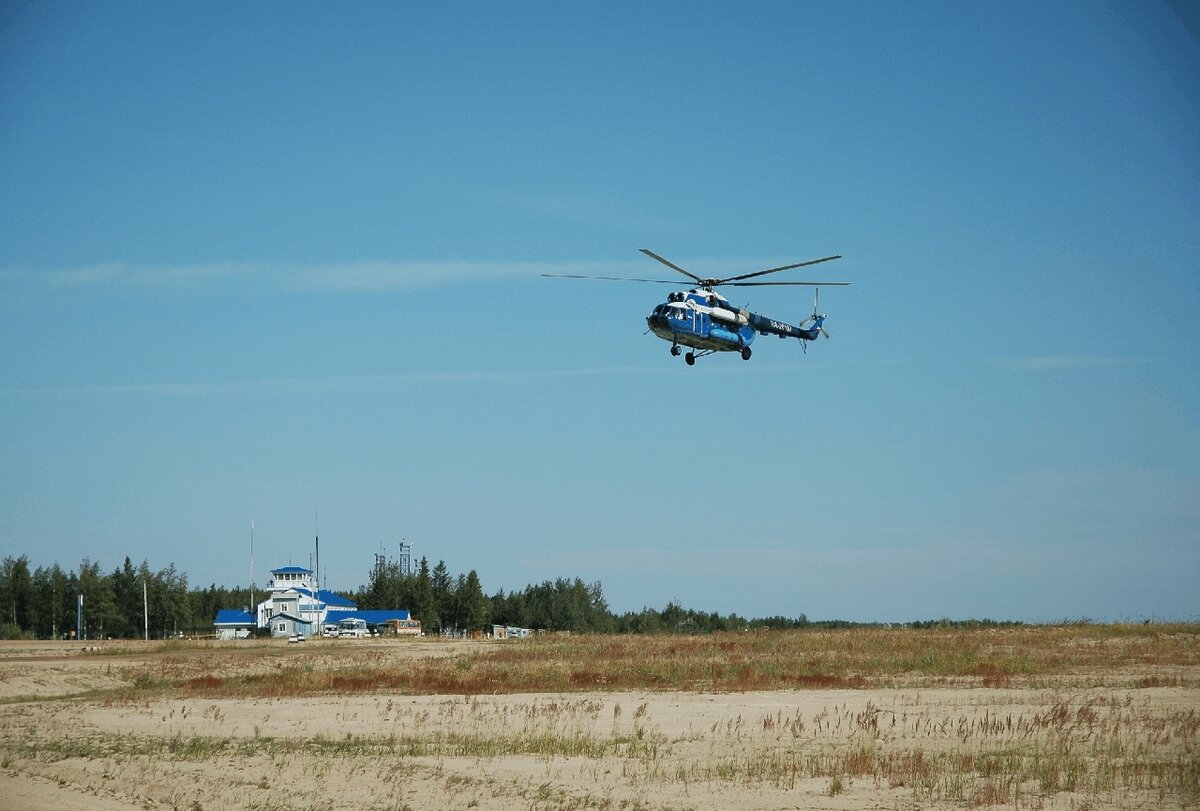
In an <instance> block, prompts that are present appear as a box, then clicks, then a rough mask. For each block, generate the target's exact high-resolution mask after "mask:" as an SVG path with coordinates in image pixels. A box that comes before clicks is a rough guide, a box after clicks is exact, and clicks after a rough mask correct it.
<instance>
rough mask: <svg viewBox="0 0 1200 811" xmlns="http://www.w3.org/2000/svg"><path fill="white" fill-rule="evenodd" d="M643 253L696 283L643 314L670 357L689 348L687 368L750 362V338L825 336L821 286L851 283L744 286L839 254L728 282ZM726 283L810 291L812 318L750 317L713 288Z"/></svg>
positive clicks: (554, 275)
mask: <svg viewBox="0 0 1200 811" xmlns="http://www.w3.org/2000/svg"><path fill="white" fill-rule="evenodd" d="M639 250H641V252H642V253H644V254H646V256H649V257H650V258H651V259H654V260H657V261H659V262H661V263H663V264H664V265H666V266H667V267H669V268H671V270H674V271H678V272H679V273H682V274H683V275H684V276H687V277H688V278H689V279H691V280H693V281H694V282H695V283H696V286H695V287H694V288H692V289H691V290H687V291H681V292H677V293H669V294H668V295H667V300H666V302H665V303H663V304H659V305H657V306H656V307H655V308H654V310H653V311H651V313H650V315H648V316H646V325H647V326H648V327H649V328H650V329H649V330H648V331H649V332H653V333H654V334H655V335H657V336H658V337H659V338H662V339H663V340H664V341H670V342H671V354H672V355H675V356H678V355H679V354H680V353H681V352H683V350H682V349H681V348H680V347H681V346H686V347H689V350H688V352H687V353H686V354H685V355H684V356H683V359H684V361H685V362H686V363H687V365H688V366H693V365H695V363H696V358H702V357H704V356H705V355H711V354H713V353H714V352H738V353H740V354H741V356H742V360H750V354H751V352H750V344H751V343H752V342H753V341H754V336H755V335H756V334H759V335H778V336H779V337H780V338H799V339H800V340H801V341H815V340H816V339H817V336H818V335H824V336H825V337H826V338H828V337H829V333H828V332H826V331H825V316H824V315H821V314H818V313H817V307H818V304H819V302H820V295H821V289H820V288H821V287H822V286H838V287H845V286H847V285H849V284H850V282H748V281H745V280H746V279H753V278H755V277H757V276H765V275H767V274H768V273H778V272H779V271H781V270H791V269H793V268H801V267H806V266H808V265H816V264H820V263H821V262H830V261H832V260H834V259H841V258H842V257H841V256H840V255H838V256H826V257H824V258H822V259H810V260H809V261H807V262H797V263H796V264H794V265H783V266H782V267H777V268H769V269H767V270H760V271H757V272H755V273H744V274H742V275H741V276H730V277H729V278H726V279H704V278H701V277H700V276H697V275H696V274H694V273H692V272H690V271H687V270H684V269H683V268H681V267H679V265H676V264H675V263H673V262H670V261H668V260H666V259H663V258H662V257H661V256H659V255H658V254H656V253H654V252H653V251H651V250H648V249H646V248H640V249H639ZM542 275H543V276H547V277H552V278H558V279H602V280H605V281H614V282H648V283H651V284H678V282H673V281H670V280H668V279H629V278H625V277H621V276H578V275H575V274H559V273H543V274H542ZM721 285H726V286H728V287H772V286H774V287H778V286H798V285H803V286H806V287H812V288H814V292H813V312H812V315H811V316H809V317H808V318H806V319H804V320H803V321H801V322H800V324H799V325H798V326H792V325H791V324H788V323H785V322H783V321H776V320H775V319H774V318H768V317H766V316H765V315H759V314H757V313H752V312H750V311H749V310H747V309H746V308H745V307H743V308H742V309H740V310H739V309H736V308H734V307H732V306H731V305H730V304H729V300H728V299H726V298H725V297H724V296H722V295H721V294H720V293H717V292H716V291H715V290H714V289H713V288H715V287H719V286H721Z"/></svg>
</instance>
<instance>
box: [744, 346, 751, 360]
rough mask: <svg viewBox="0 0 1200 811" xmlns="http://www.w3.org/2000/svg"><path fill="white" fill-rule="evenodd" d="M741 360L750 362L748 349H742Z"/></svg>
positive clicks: (745, 347)
mask: <svg viewBox="0 0 1200 811" xmlns="http://www.w3.org/2000/svg"><path fill="white" fill-rule="evenodd" d="M742 360H750V347H748V346H743V347H742Z"/></svg>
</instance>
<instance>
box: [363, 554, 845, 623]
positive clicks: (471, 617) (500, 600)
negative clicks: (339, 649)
mask: <svg viewBox="0 0 1200 811" xmlns="http://www.w3.org/2000/svg"><path fill="white" fill-rule="evenodd" d="M355 596H356V601H357V603H358V605H359V607H360V608H397V607H401V608H408V609H409V610H410V611H411V612H412V614H413V616H414V617H416V618H417V619H419V620H421V624H422V627H423V628H425V629H426V631H429V632H433V633H439V632H443V631H472V630H480V629H486V628H489V627H490V626H492V625H508V626H516V627H519V628H533V629H538V630H546V631H571V632H573V633H618V634H652V633H688V634H695V633H712V632H714V631H741V630H745V629H747V628H807V627H810V626H819V627H825V628H830V627H842V626H849V625H852V624H853V623H848V622H840V621H834V622H820V623H811V622H809V620H808V618H807V617H806V616H805V615H803V614H801V615H800V616H799V617H796V618H788V617H781V616H777V617H767V618H765V619H745V618H743V617H739V616H738V615H737V614H728V615H725V616H722V615H720V614H717V613H715V612H713V613H705V612H703V611H695V610H692V609H687V608H684V607H683V606H681V605H679V604H677V603H675V602H670V603H667V606H666V607H665V608H664V609H662V610H661V611H658V610H656V609H653V608H643V609H642V610H641V611H637V612H632V611H631V612H626V613H624V614H614V613H612V611H610V610H609V607H608V603H607V601H606V600H605V599H604V589H603V587H602V586H601V584H600V583H599V581H597V582H595V583H591V584H590V585H589V584H587V583H584V582H583V581H582V580H581V579H579V578H578V577H577V578H574V579H566V578H559V579H557V580H554V581H550V580H547V581H545V582H543V583H539V584H536V585H529V586H526V587H525V589H524V590H523V591H512V592H508V593H505V592H504V590H503V589H501V590H500V591H498V592H496V593H495V594H493V595H491V596H487V595H485V594H484V593H483V590H482V588H481V587H480V584H479V577H478V575H477V574H476V573H475V571H474V570H472V571H470V572H468V573H467V574H466V575H461V574H460V575H458V576H457V577H452V576H451V575H450V573H449V571H448V569H447V568H446V563H445V561H438V563H437V565H436V566H434V567H433V569H430V568H429V561H428V560H427V559H425V558H421V560H420V562H419V563H418V564H417V568H416V571H415V572H411V573H408V574H405V573H403V572H402V571H401V569H400V566H399V564H398V563H396V562H394V561H388V562H384V561H382V560H380V561H378V562H377V563H376V565H375V568H374V569H372V570H371V574H370V579H369V581H368V583H367V584H366V585H365V586H363V587H362V588H360V589H359V591H358V592H357V594H356V595H355Z"/></svg>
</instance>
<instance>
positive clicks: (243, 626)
mask: <svg viewBox="0 0 1200 811" xmlns="http://www.w3.org/2000/svg"><path fill="white" fill-rule="evenodd" d="M213 627H214V628H215V629H216V631H217V639H246V638H248V637H249V636H250V635H251V634H252V633H253V632H254V617H252V616H250V613H249V612H247V611H242V610H241V609H240V608H222V609H219V610H218V611H217V619H216V621H215V622H214V623H213Z"/></svg>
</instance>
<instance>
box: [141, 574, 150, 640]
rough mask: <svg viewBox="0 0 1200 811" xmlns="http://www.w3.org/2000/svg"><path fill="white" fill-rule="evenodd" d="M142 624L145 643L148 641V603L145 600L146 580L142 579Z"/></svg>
mask: <svg viewBox="0 0 1200 811" xmlns="http://www.w3.org/2000/svg"><path fill="white" fill-rule="evenodd" d="M142 622H143V626H142V627H143V628H144V630H145V632H146V641H147V642H149V641H150V603H149V602H148V601H147V600H146V578H144V577H143V578H142Z"/></svg>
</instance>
